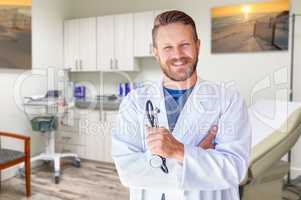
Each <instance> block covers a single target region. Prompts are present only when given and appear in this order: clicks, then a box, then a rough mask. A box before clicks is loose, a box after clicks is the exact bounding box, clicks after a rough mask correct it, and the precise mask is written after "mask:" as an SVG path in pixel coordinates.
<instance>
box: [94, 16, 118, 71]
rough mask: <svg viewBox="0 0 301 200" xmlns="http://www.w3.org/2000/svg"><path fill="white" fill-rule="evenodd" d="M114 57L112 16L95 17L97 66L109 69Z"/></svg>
mask: <svg viewBox="0 0 301 200" xmlns="http://www.w3.org/2000/svg"><path fill="white" fill-rule="evenodd" d="M113 59H114V16H113V15H108V16H103V17H98V18H97V68H98V69H100V70H103V71H109V70H111V69H112V68H113Z"/></svg>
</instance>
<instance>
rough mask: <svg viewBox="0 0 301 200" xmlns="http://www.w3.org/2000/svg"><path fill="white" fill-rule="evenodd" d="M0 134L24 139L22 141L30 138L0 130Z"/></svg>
mask: <svg viewBox="0 0 301 200" xmlns="http://www.w3.org/2000/svg"><path fill="white" fill-rule="evenodd" d="M0 136H4V137H11V138H15V139H19V140H24V141H28V140H30V137H29V136H25V135H20V134H16V133H8V132H1V131H0Z"/></svg>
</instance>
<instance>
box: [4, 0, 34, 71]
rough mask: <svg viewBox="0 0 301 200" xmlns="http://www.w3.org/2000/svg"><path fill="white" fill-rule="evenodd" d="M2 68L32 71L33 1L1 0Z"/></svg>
mask: <svg viewBox="0 0 301 200" xmlns="http://www.w3.org/2000/svg"><path fill="white" fill-rule="evenodd" d="M0 68H5V69H25V70H27V69H31V0H0Z"/></svg>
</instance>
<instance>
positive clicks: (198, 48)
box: [196, 39, 201, 54]
mask: <svg viewBox="0 0 301 200" xmlns="http://www.w3.org/2000/svg"><path fill="white" fill-rule="evenodd" d="M196 47H197V50H198V54H199V52H200V48H201V40H200V39H198V40H197V42H196Z"/></svg>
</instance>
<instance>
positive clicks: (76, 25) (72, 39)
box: [64, 17, 96, 71]
mask: <svg viewBox="0 0 301 200" xmlns="http://www.w3.org/2000/svg"><path fill="white" fill-rule="evenodd" d="M64 66H65V68H71V69H72V70H73V71H89V70H96V18H95V17H91V18H84V19H73V20H66V21H65V22H64Z"/></svg>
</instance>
